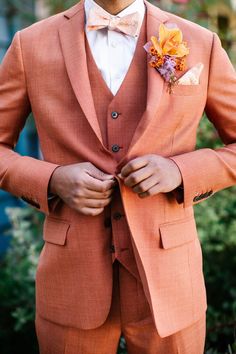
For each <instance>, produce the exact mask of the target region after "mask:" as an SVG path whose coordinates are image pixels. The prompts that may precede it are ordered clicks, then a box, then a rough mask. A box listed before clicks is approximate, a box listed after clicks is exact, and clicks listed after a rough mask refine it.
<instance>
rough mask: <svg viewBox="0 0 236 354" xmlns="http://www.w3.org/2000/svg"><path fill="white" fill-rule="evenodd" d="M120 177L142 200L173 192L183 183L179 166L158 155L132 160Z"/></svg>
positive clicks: (123, 169)
mask: <svg viewBox="0 0 236 354" xmlns="http://www.w3.org/2000/svg"><path fill="white" fill-rule="evenodd" d="M119 177H120V178H122V179H123V181H124V184H125V185H126V186H128V187H130V188H132V190H133V191H134V192H135V193H137V194H138V195H139V197H141V198H144V197H147V196H153V195H155V194H158V193H167V192H171V191H173V190H174V189H175V188H177V187H179V186H180V185H181V183H182V176H181V173H180V170H179V168H178V167H177V165H176V164H175V163H174V162H173V161H172V160H170V159H168V158H164V157H161V156H158V155H145V156H142V157H138V158H136V159H134V160H131V161H130V162H128V163H127V164H126V165H125V166H124V167H123V168H122V170H121V173H120V175H119Z"/></svg>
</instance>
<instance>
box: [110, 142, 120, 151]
mask: <svg viewBox="0 0 236 354" xmlns="http://www.w3.org/2000/svg"><path fill="white" fill-rule="evenodd" d="M111 149H112V151H113V152H118V151H120V147H119V145H117V144H114V145H112V148H111Z"/></svg>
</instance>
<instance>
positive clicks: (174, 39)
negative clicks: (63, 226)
mask: <svg viewBox="0 0 236 354" xmlns="http://www.w3.org/2000/svg"><path fill="white" fill-rule="evenodd" d="M144 49H145V50H146V51H147V53H148V55H149V58H150V60H149V64H150V66H151V67H153V68H155V69H156V70H157V71H158V72H159V73H160V74H161V76H162V77H163V79H164V80H165V82H166V83H167V84H168V89H169V92H170V93H171V92H172V87H173V85H175V83H176V81H177V77H176V71H184V70H185V69H186V58H187V55H188V54H189V48H188V47H187V43H186V42H184V41H183V34H182V32H181V30H180V29H179V28H177V27H176V26H174V25H172V28H168V27H166V26H165V25H163V24H161V25H160V27H159V34H158V37H155V36H152V37H151V41H149V42H147V43H146V44H145V46H144Z"/></svg>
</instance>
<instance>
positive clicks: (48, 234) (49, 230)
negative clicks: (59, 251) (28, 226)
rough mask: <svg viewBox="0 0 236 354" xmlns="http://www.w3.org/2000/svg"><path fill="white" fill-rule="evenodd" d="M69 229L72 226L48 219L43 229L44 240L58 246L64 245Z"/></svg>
mask: <svg viewBox="0 0 236 354" xmlns="http://www.w3.org/2000/svg"><path fill="white" fill-rule="evenodd" d="M69 228H70V224H69V223H67V222H66V221H62V220H58V219H53V218H51V217H47V218H46V220H45V222H44V227H43V239H44V241H47V242H50V243H54V244H56V245H64V244H65V242H66V236H67V233H68V230H69Z"/></svg>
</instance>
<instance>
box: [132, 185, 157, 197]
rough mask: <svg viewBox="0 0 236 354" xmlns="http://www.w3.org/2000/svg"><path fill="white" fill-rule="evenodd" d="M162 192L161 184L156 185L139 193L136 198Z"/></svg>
mask: <svg viewBox="0 0 236 354" xmlns="http://www.w3.org/2000/svg"><path fill="white" fill-rule="evenodd" d="M162 192H163V186H162V184H161V183H157V184H156V185H155V186H153V187H152V188H150V189H149V190H147V191H145V192H143V193H139V194H138V196H139V197H140V198H146V197H151V196H153V195H155V194H158V193H162Z"/></svg>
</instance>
